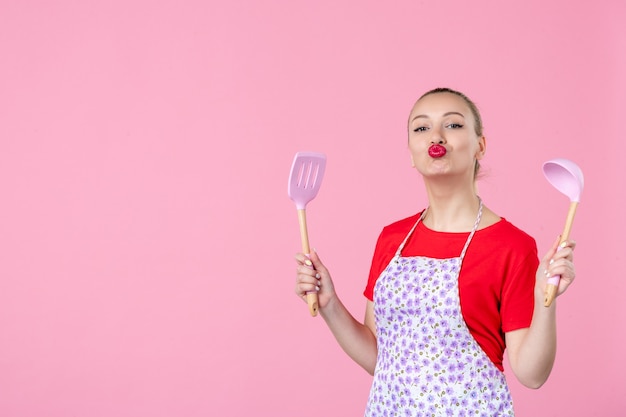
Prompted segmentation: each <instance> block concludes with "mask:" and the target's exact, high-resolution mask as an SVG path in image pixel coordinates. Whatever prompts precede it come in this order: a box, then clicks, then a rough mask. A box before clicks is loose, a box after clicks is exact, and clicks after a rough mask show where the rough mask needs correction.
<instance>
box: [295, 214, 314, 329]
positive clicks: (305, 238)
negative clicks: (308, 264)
mask: <svg viewBox="0 0 626 417" xmlns="http://www.w3.org/2000/svg"><path fill="white" fill-rule="evenodd" d="M298 222H299V223H300V240H302V252H303V253H305V254H307V255H308V254H309V253H311V249H310V248H309V233H308V231H307V227H306V210H305V209H298ZM306 301H307V304H308V305H309V312H310V313H311V316H313V317H315V316H317V310H318V309H319V302H318V298H317V292H316V291H309V292H307V293H306Z"/></svg>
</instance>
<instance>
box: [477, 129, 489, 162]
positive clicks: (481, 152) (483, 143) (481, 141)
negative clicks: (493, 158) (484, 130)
mask: <svg viewBox="0 0 626 417" xmlns="http://www.w3.org/2000/svg"><path fill="white" fill-rule="evenodd" d="M486 151H487V138H486V137H485V136H484V135H483V136H481V137H479V138H478V151H477V152H476V159H483V156H485V152H486Z"/></svg>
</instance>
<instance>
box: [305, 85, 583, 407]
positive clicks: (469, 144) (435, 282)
mask: <svg viewBox="0 0 626 417" xmlns="http://www.w3.org/2000/svg"><path fill="white" fill-rule="evenodd" d="M408 131H409V150H410V152H411V161H412V163H413V166H414V167H415V169H416V170H417V171H418V172H419V174H420V175H421V177H422V179H423V181H424V185H425V188H426V193H427V195H428V203H429V204H428V207H427V208H426V209H425V210H423V211H421V212H419V213H417V214H416V215H414V216H411V217H409V218H406V219H403V220H400V221H398V222H396V223H393V224H391V225H389V226H387V227H385V228H384V229H383V230H382V232H381V234H380V236H379V239H378V242H377V245H376V249H375V252H374V257H373V260H372V265H371V271H370V276H369V280H368V283H367V286H366V289H365V292H364V294H365V296H366V298H367V304H366V308H365V319H364V322H363V323H361V322H360V321H358V320H356V319H355V318H354V317H353V316H352V315H351V314H350V312H348V310H347V309H346V308H345V306H344V305H343V304H342V302H341V300H340V299H339V297H338V295H337V294H336V292H335V290H334V287H333V282H332V279H331V276H330V273H329V272H328V269H327V268H326V267H325V266H324V264H323V263H322V261H321V260H320V258H319V256H318V255H317V254H316V253H311V254H310V255H309V256H306V255H305V254H302V253H300V254H297V255H296V261H297V264H298V268H297V278H296V288H295V291H296V294H297V295H298V296H300V297H302V298H303V299H305V294H306V292H308V291H317V292H318V297H319V311H320V315H321V316H322V317H323V318H324V320H325V321H326V323H327V325H328V327H329V328H330V330H331V331H332V333H333V334H334V336H335V337H336V339H337V341H338V342H339V344H340V345H341V347H342V348H343V349H344V351H345V352H346V353H347V354H348V355H349V356H350V357H351V358H352V359H353V360H355V361H356V362H357V363H358V364H359V365H361V366H362V367H363V368H364V369H366V370H367V371H368V372H369V373H370V374H372V375H374V381H373V384H372V388H371V391H370V396H369V400H368V403H367V408H366V416H392V415H399V416H400V415H401V416H419V415H429V416H431V415H435V416H439V415H441V416H448V415H458V416H462V415H468V416H469V415H488V416H495V415H498V416H500V415H513V405H512V401H511V395H510V393H509V390H508V387H507V384H506V380H505V378H504V374H503V367H502V360H503V354H504V350H505V347H506V348H507V349H506V350H507V352H508V359H509V363H510V365H511V369H512V371H513V373H514V374H515V376H516V377H517V379H518V380H519V381H520V382H521V383H522V384H524V385H525V386H527V387H530V388H539V387H540V386H541V385H542V384H543V383H544V382H545V381H546V379H547V378H548V376H549V374H550V371H551V369H552V365H553V363H554V358H555V354H556V302H555V303H552V305H551V306H550V307H544V304H543V301H544V290H545V286H546V281H547V279H548V278H549V277H550V276H553V275H561V281H560V284H559V288H558V294H559V295H560V294H562V293H563V292H564V291H565V290H566V289H567V287H568V286H569V285H570V284H571V283H572V281H573V280H574V276H575V271H574V265H573V250H574V247H575V243H574V242H573V241H568V242H565V243H564V244H562V245H560V246H559V245H558V242H559V240H558V239H557V240H556V241H555V243H554V245H553V247H552V248H551V249H550V250H549V251H548V253H546V255H545V256H544V257H543V258H542V260H541V262H540V261H539V259H538V257H537V248H536V243H535V241H534V240H533V238H531V237H530V236H528V235H527V234H526V233H524V232H523V231H521V230H520V229H518V228H516V227H515V226H514V225H512V224H511V223H509V222H508V221H507V220H506V219H505V218H502V217H500V216H498V215H497V214H496V213H494V212H493V211H491V210H490V209H489V208H487V207H486V206H485V205H484V204H483V202H482V200H481V199H480V197H479V196H478V195H477V194H476V187H475V181H476V174H477V172H478V169H479V162H478V161H479V160H480V159H482V157H483V156H484V154H485V150H486V141H485V137H484V136H483V132H482V121H481V117H480V114H479V112H478V109H477V108H476V106H475V105H474V103H473V102H472V101H471V100H470V99H468V98H467V97H466V96H465V95H464V94H462V93H460V92H458V91H454V90H451V89H447V88H440V89H435V90H431V91H429V92H427V93H425V94H424V95H423V96H422V97H421V98H420V99H419V100H418V101H417V102H416V103H415V105H414V106H413V109H412V110H411V113H410V116H409V122H408ZM481 413H482V414H481Z"/></svg>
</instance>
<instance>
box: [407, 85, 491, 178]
mask: <svg viewBox="0 0 626 417" xmlns="http://www.w3.org/2000/svg"><path fill="white" fill-rule="evenodd" d="M441 93H448V94H454V95H455V96H458V97H461V98H462V99H463V101H464V102H465V104H467V106H468V107H469V109H470V111H471V112H472V116H474V132H475V133H476V135H477V136H482V135H483V119H482V118H481V117H480V111H478V107H477V106H476V104H474V102H473V101H472V100H470V99H469V97H467V96H466V95H465V94H463V93H461V92H460V91H456V90H453V89H451V88H447V87H437V88H433V89H432V90H430V91H427V92H425V93H424V94H422V95H421V97H420V98H419V99H418V100H417V101H419V100H421V99H422V98H424V97H426V96H429V95H431V94H441ZM478 171H480V164H479V163H478V160H476V164H475V165H474V178H476V177H477V176H478Z"/></svg>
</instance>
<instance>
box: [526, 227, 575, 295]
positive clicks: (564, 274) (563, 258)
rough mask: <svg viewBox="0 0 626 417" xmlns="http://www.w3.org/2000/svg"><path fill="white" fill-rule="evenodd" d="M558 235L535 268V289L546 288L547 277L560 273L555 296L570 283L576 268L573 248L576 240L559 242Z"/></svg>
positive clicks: (541, 289)
mask: <svg viewBox="0 0 626 417" xmlns="http://www.w3.org/2000/svg"><path fill="white" fill-rule="evenodd" d="M559 241H560V237H558V238H557V240H556V242H554V244H553V245H552V247H551V248H550V250H549V251H548V252H547V253H546V255H545V256H544V257H543V259H542V260H541V262H540V263H539V268H537V275H536V277H537V287H538V288H537V289H538V290H540V291H541V293H542V294H543V292H544V291H545V288H546V283H547V282H548V279H549V278H551V277H553V276H556V275H560V277H561V279H560V280H559V288H558V291H557V296H558V295H561V294H563V293H564V292H565V290H567V288H568V287H569V286H570V285H571V284H572V282H573V281H574V278H575V277H576V270H575V268H574V248H576V242H575V241H573V240H566V241H564V242H563V243H561V244H559Z"/></svg>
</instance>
